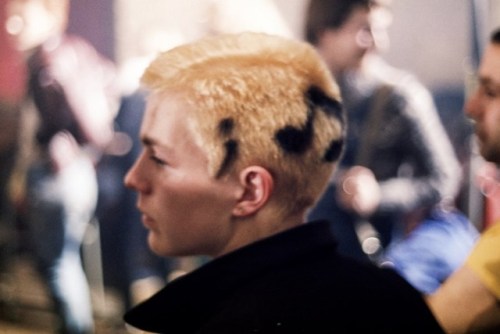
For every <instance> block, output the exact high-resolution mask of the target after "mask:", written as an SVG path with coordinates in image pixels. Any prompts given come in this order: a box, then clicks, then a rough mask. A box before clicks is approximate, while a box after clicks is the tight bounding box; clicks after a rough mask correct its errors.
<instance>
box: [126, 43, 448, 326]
mask: <svg viewBox="0 0 500 334" xmlns="http://www.w3.org/2000/svg"><path fill="white" fill-rule="evenodd" d="M142 82H143V84H144V85H145V86H146V88H148V89H149V91H150V95H149V97H148V103H147V108H146V112H145V115H144V118H143V123H142V127H141V132H140V137H141V140H142V142H143V145H144V149H143V152H142V153H141V155H140V156H139V158H138V159H137V161H136V162H135V164H134V166H133V167H132V168H131V170H130V171H129V172H128V174H127V176H126V178H125V183H126V185H127V186H129V187H131V188H133V189H135V190H136V191H137V192H138V203H137V206H138V208H139V210H140V211H141V212H142V221H143V223H144V225H145V226H146V228H147V229H148V230H149V235H148V241H149V246H150V247H151V249H152V250H153V251H154V252H155V253H157V254H159V255H162V256H191V255H207V256H210V257H212V258H213V260H211V261H210V262H208V263H207V264H205V265H203V266H202V267H200V268H198V269H197V270H194V271H193V272H191V273H189V274H187V275H185V276H182V277H180V278H178V279H176V280H174V281H172V282H171V283H169V284H167V286H166V287H165V288H164V289H163V290H161V291H160V292H159V293H157V294H156V295H154V296H153V297H152V298H150V299H149V300H146V301H145V302H144V303H142V304H140V305H138V306H136V307H135V308H134V309H132V310H130V311H129V312H128V313H127V314H126V315H125V320H126V321H127V323H129V324H131V325H132V326H134V327H137V328H140V329H142V330H146V331H150V332H164V333H233V334H234V333H332V332H334V331H335V330H348V331H350V332H352V333H361V332H377V333H441V332H442V331H441V329H440V327H439V325H438V324H437V322H436V321H435V319H434V318H433V317H432V314H431V313H430V311H429V309H428V308H427V306H426V304H425V302H424V300H423V298H422V297H421V295H420V293H419V292H417V291H416V290H415V289H414V288H412V287H411V286H410V285H409V284H408V283H407V282H406V281H405V280H403V279H402V278H401V277H400V276H398V275H397V274H396V273H394V272H393V271H391V270H387V269H379V268H376V267H375V266H372V265H371V264H360V263H358V262H355V261H354V260H352V259H347V258H344V257H342V256H340V255H339V254H338V253H337V252H336V242H335V240H334V238H333V236H332V234H331V231H330V226H329V224H328V223H327V222H324V221H315V222H308V223H306V221H305V218H304V216H305V213H306V210H307V209H308V208H309V207H311V206H312V205H313V204H314V203H315V201H316V200H317V199H318V197H319V196H320V195H321V193H322V191H323V190H324V185H325V184H327V180H328V178H329V177H330V175H331V173H332V172H333V170H334V167H335V166H336V164H337V162H338V161H339V157H340V156H341V153H342V149H343V141H344V133H345V123H344V115H343V111H342V106H341V102H340V96H339V90H338V87H337V85H336V83H335V82H334V81H333V79H332V77H331V76H330V74H329V71H328V69H327V68H326V66H325V65H324V63H323V62H322V61H321V60H320V57H319V56H318V54H317V53H316V51H315V50H314V49H313V48H312V47H311V46H309V45H308V44H306V43H304V42H300V41H295V40H288V39H285V38H280V37H275V36H271V35H266V34H258V33H243V34H237V35H220V36H217V37H209V38H205V39H202V40H199V41H197V42H194V43H192V44H187V45H184V46H181V47H178V48H175V49H173V50H171V51H168V52H166V53H163V54H160V55H159V56H158V57H157V58H156V59H155V60H154V61H153V62H152V63H151V64H150V66H149V67H148V68H147V70H146V72H145V73H144V75H143V78H142Z"/></svg>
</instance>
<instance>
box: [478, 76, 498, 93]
mask: <svg viewBox="0 0 500 334" xmlns="http://www.w3.org/2000/svg"><path fill="white" fill-rule="evenodd" d="M479 82H480V83H481V85H485V86H492V87H493V88H494V89H498V90H500V82H498V81H495V80H493V79H492V78H491V77H488V76H479Z"/></svg>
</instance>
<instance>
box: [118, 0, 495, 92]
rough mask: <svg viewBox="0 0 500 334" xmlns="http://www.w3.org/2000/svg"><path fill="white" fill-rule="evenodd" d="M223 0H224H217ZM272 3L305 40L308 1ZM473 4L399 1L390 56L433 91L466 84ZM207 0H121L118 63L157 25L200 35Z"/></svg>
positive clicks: (179, 35) (176, 34)
mask: <svg viewBox="0 0 500 334" xmlns="http://www.w3.org/2000/svg"><path fill="white" fill-rule="evenodd" d="M221 1H224V0H212V2H221ZM240 1H241V0H229V1H228V2H232V3H235V2H240ZM245 1H247V0H243V2H245ZM249 1H250V2H252V1H253V2H255V1H256V0H249ZM271 2H273V3H274V5H275V6H276V8H277V9H278V11H279V13H280V15H281V16H282V19H283V20H284V22H285V23H286V24H287V25H288V27H289V29H290V31H291V33H292V34H293V35H294V36H296V37H298V38H301V37H302V25H303V11H304V8H305V6H306V5H307V0H271ZM470 2H471V0H439V1H435V0H395V1H394V3H393V11H394V23H393V26H392V28H391V30H390V36H391V42H392V43H391V44H392V47H391V49H390V50H389V52H388V53H387V55H386V57H387V58H388V59H389V60H390V61H391V62H392V63H393V64H394V65H396V66H399V67H402V68H406V69H409V70H411V71H413V72H415V73H416V74H417V76H419V77H420V78H421V79H422V81H424V83H426V84H427V85H428V86H430V88H432V89H440V88H443V87H456V86H462V84H463V76H464V64H466V63H467V59H466V57H467V56H468V54H469V40H470V9H469V5H470ZM482 2H486V0H482ZM497 2H499V1H497ZM207 3H208V2H207V1H204V0H184V1H177V0H147V1H144V0H116V1H115V15H116V24H115V31H116V46H115V50H116V59H117V61H118V62H122V61H124V60H125V59H127V58H128V57H129V56H132V55H134V54H138V53H139V52H140V48H142V47H144V45H145V44H147V43H148V42H146V40H147V38H146V35H147V33H148V32H152V31H153V30H155V29H156V28H158V29H159V30H162V31H164V35H163V36H164V37H168V36H170V38H171V39H172V43H173V44H175V43H177V42H179V41H181V40H182V39H186V40H191V39H194V38H197V37H199V36H201V35H202V34H203V33H204V32H205V31H206V29H207V27H208V26H209V25H210V23H211V22H210V19H209V18H207V14H206V9H207ZM241 6H243V5H241ZM244 12H245V16H246V17H247V18H248V16H252V15H251V14H250V15H249V14H248V10H246V11H244ZM253 18H254V19H255V20H256V21H257V22H262V21H263V17H262V14H260V15H259V14H257V15H253ZM212 23H213V22H212ZM156 36H157V37H158V36H160V35H159V34H157V35H156ZM141 44H142V46H140V45H141ZM157 44H158V43H157Z"/></svg>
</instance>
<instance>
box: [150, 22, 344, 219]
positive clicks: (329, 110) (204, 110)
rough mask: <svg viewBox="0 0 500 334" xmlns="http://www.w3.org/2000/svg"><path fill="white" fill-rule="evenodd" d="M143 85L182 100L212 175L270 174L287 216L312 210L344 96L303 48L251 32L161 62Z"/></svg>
mask: <svg viewBox="0 0 500 334" xmlns="http://www.w3.org/2000/svg"><path fill="white" fill-rule="evenodd" d="M142 83H143V84H144V86H145V87H146V88H148V89H150V90H152V91H153V92H165V91H169V90H175V91H182V92H184V93H185V94H184V96H185V97H186V98H187V101H186V102H187V103H189V104H190V105H191V106H192V112H190V113H189V117H190V121H191V124H192V127H193V130H194V133H195V136H196V137H197V140H198V144H199V145H200V146H201V147H202V148H203V150H204V151H205V152H206V153H207V156H208V161H209V166H208V168H209V172H210V173H211V175H213V176H214V177H221V176H223V175H225V174H227V173H231V172H238V171H240V170H242V169H243V168H244V167H246V166H249V165H259V166H262V167H265V168H266V169H267V170H269V171H270V172H271V174H272V175H273V177H274V179H275V191H274V193H273V197H274V199H275V200H277V201H279V203H280V205H281V206H282V207H283V208H284V210H294V211H295V210H303V209H305V208H307V207H309V206H311V205H312V204H313V203H314V202H315V201H316V200H317V198H318V197H319V195H320V194H321V193H322V191H323V190H324V187H325V185H326V184H327V181H328V178H329V176H330V174H331V173H332V170H333V167H334V165H335V163H336V162H337V161H338V159H339V157H340V155H341V152H342V148H343V138H344V132H345V129H344V116H343V111H342V106H341V103H340V93H339V89H338V86H337V84H336V83H335V81H334V79H333V78H332V77H331V75H330V73H329V72H328V70H327V68H326V67H325V65H324V63H323V62H322V60H321V59H320V57H319V55H318V54H317V53H316V51H315V50H314V48H313V47H311V46H310V45H309V44H307V43H305V42H301V41H298V40H293V39H288V38H284V37H278V36H273V35H268V34H264V33H250V32H246V33H240V34H224V35H218V36H212V37H206V38H204V39H201V40H198V41H196V42H193V43H191V44H186V45H183V46H179V47H177V48H174V49H172V50H170V51H167V52H164V53H162V54H160V55H159V56H158V57H157V58H156V59H155V60H154V61H153V62H152V63H151V64H150V65H149V67H148V68H147V69H146V71H145V73H144V75H143V77H142Z"/></svg>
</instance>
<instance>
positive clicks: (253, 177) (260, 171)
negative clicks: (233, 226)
mask: <svg viewBox="0 0 500 334" xmlns="http://www.w3.org/2000/svg"><path fill="white" fill-rule="evenodd" d="M240 183H241V185H242V186H243V187H244V192H243V193H242V195H241V197H240V199H239V200H238V203H237V204H236V206H235V207H234V209H233V215H234V216H237V217H244V216H250V215H252V214H255V213H256V212H258V211H259V209H261V208H262V207H263V206H264V205H265V204H266V203H267V202H268V201H269V198H270V197H271V194H272V191H273V188H274V179H273V177H272V175H271V173H269V171H268V170H267V169H265V168H263V167H260V166H250V167H247V168H245V169H244V170H242V171H241V172H240Z"/></svg>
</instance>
